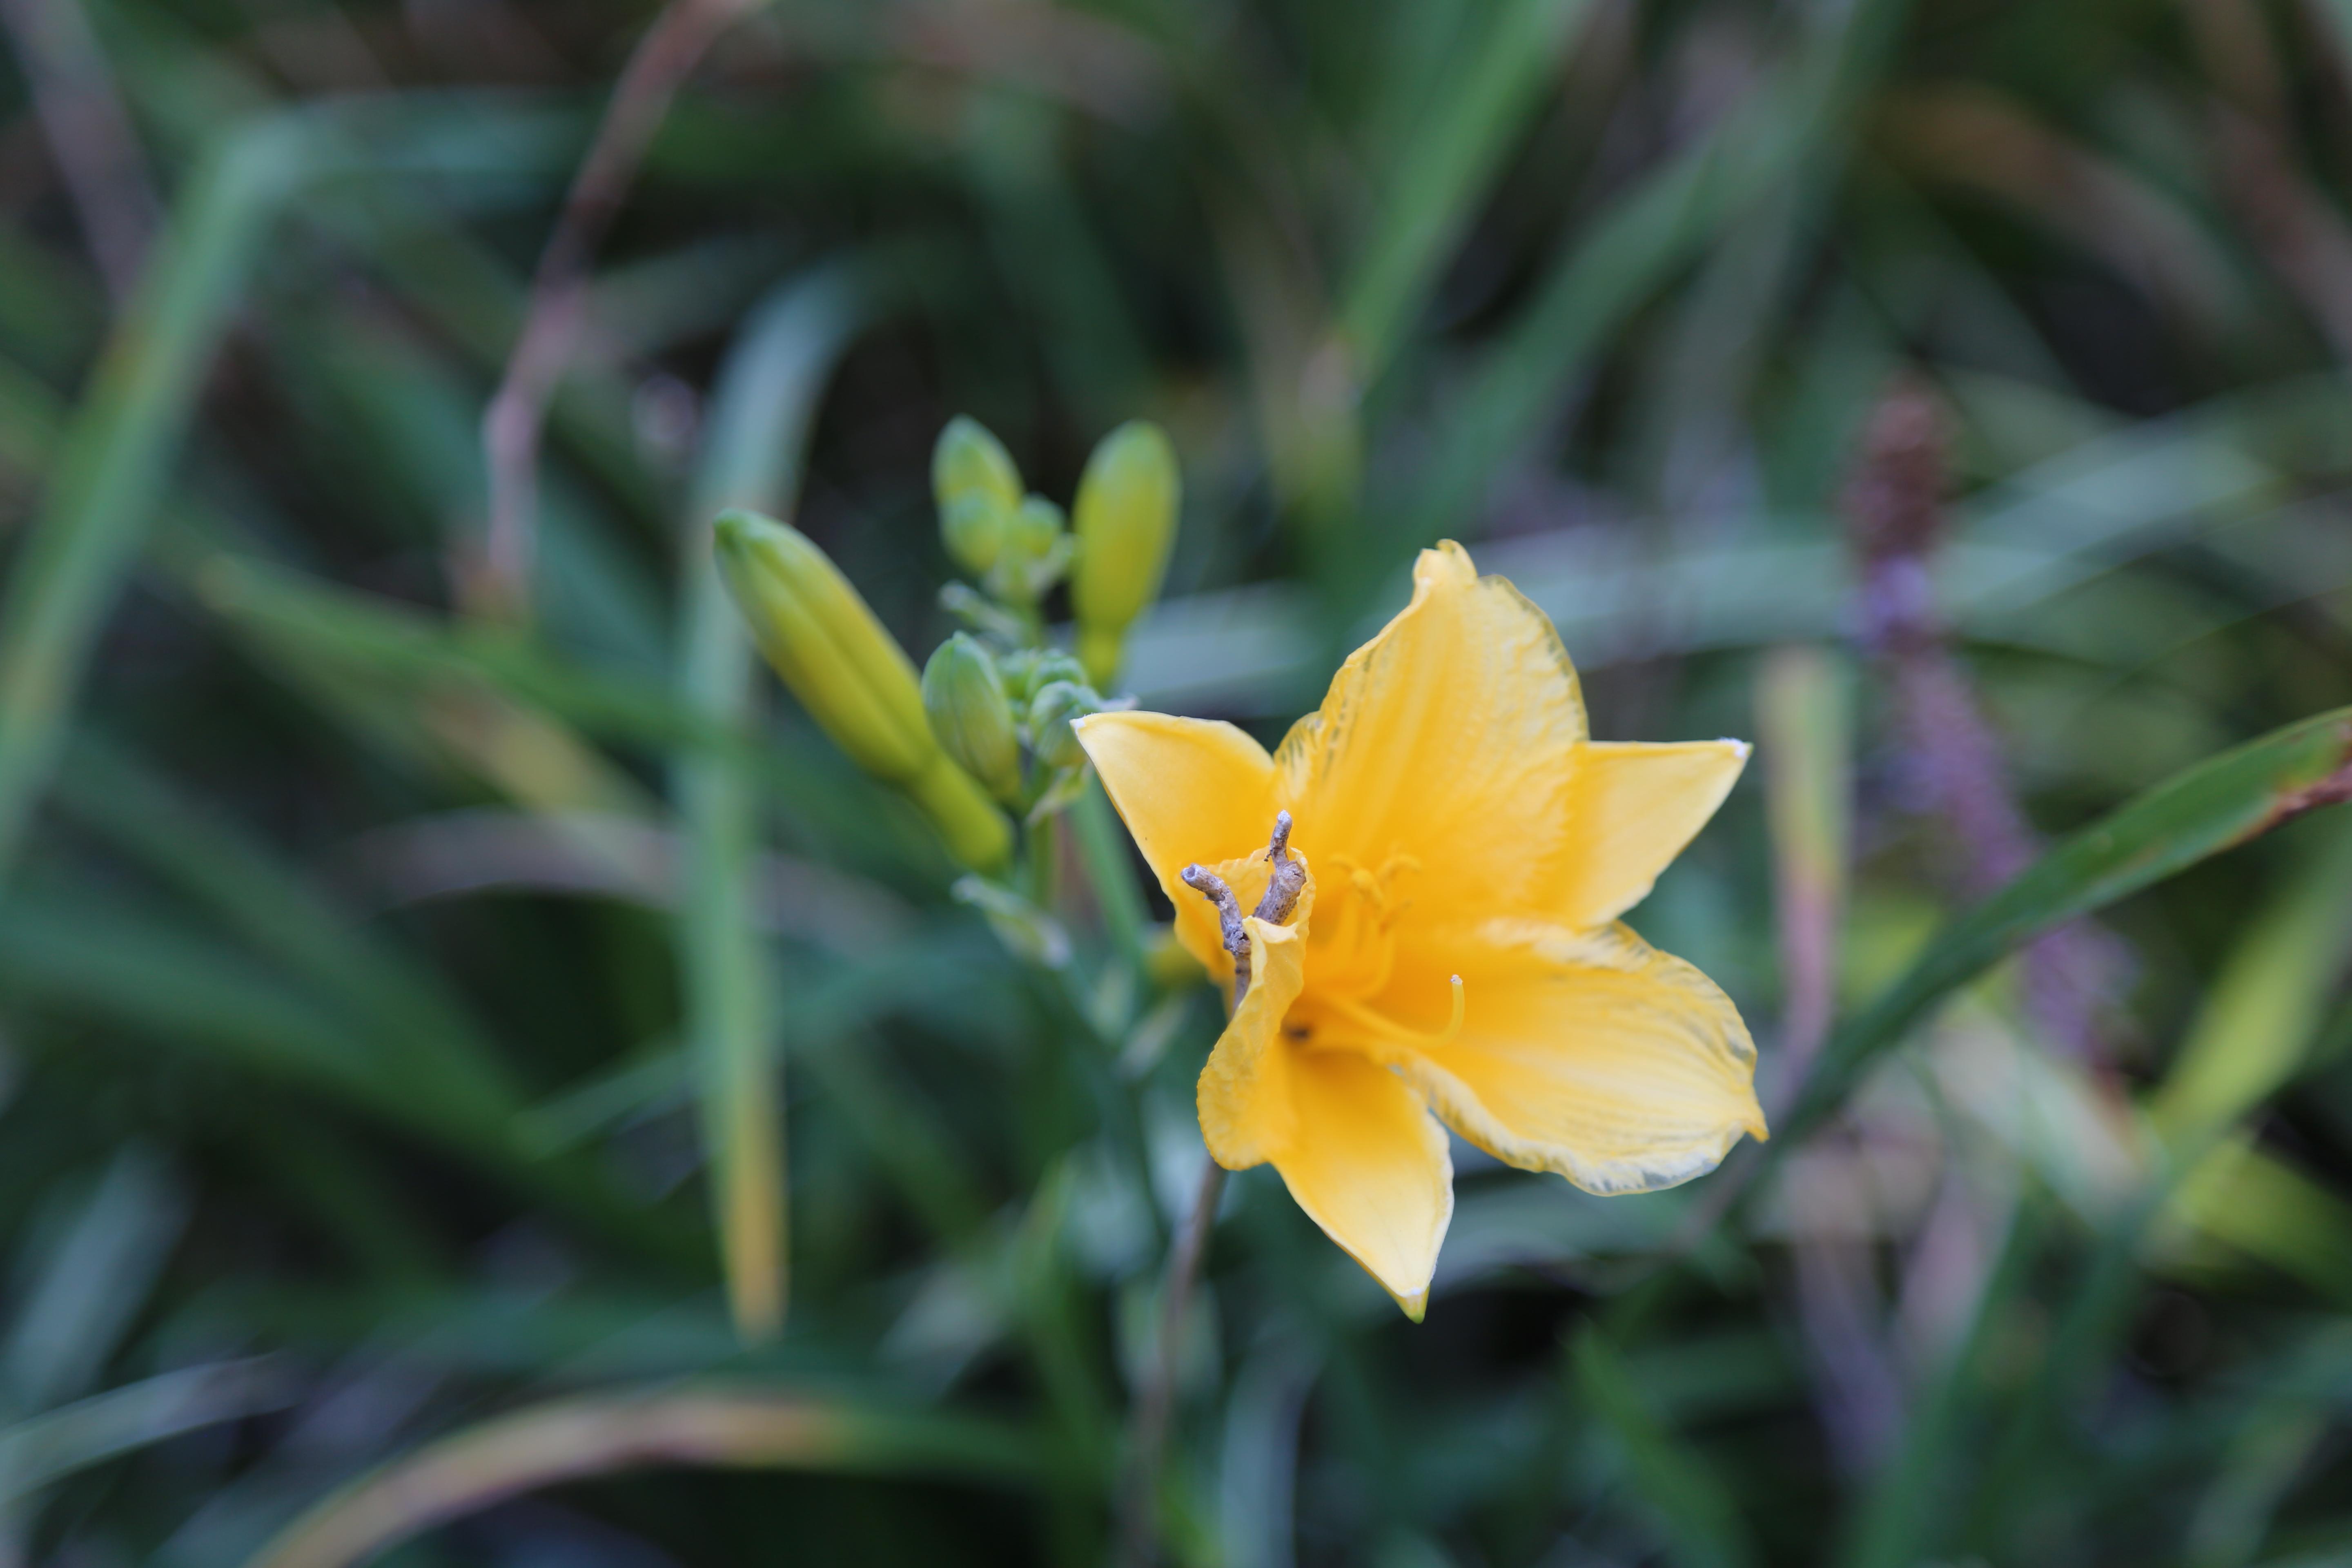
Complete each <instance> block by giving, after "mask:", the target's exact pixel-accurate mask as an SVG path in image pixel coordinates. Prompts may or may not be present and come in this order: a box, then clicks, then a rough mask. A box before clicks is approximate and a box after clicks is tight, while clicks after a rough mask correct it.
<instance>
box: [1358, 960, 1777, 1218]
mask: <svg viewBox="0 0 2352 1568" xmlns="http://www.w3.org/2000/svg"><path fill="white" fill-rule="evenodd" d="M1432 945H1433V948H1440V947H1444V948H1450V949H1451V951H1433V952H1428V953H1426V954H1424V955H1423V959H1424V963H1423V964H1422V965H1417V967H1423V969H1424V973H1435V971H1436V969H1437V968H1451V969H1452V970H1454V972H1456V973H1462V974H1463V975H1464V978H1465V983H1466V989H1467V1005H1466V1008H1465V1019H1464V1023H1463V1026H1462V1028H1461V1030H1460V1031H1459V1033H1457V1034H1456V1035H1455V1036H1454V1037H1453V1038H1452V1039H1450V1040H1447V1041H1445V1042H1444V1044H1442V1045H1438V1046H1435V1047H1432V1048H1429V1049H1426V1050H1416V1051H1409V1052H1405V1053H1402V1055H1400V1056H1399V1057H1398V1058H1397V1060H1398V1066H1399V1070H1400V1071H1402V1072H1403V1073H1404V1074H1405V1075H1406V1076H1407V1077H1409V1078H1410V1079H1412V1082H1413V1083H1414V1084H1416V1085H1417V1086H1418V1087H1419V1088H1420V1089H1421V1090H1422V1092H1423V1093H1424V1094H1426V1095H1427V1096H1428V1097H1429V1100H1430V1103H1431V1104H1432V1105H1433V1107H1435V1109H1436V1110H1437V1113H1438V1114H1439V1115H1440V1116H1442V1117H1444V1119H1445V1121H1446V1124H1447V1125H1448V1126H1451V1127H1452V1128H1453V1129H1454V1131H1457V1132H1459V1133H1461V1134H1462V1136H1463V1137H1465V1138H1466V1139H1468V1140H1469V1141H1470V1142H1473V1143H1475V1144H1477V1145H1478V1146H1479V1147H1480V1148H1482V1149H1484V1150H1486V1152H1488V1153H1490V1154H1493V1155H1494V1156H1495V1157H1496V1159H1498V1160H1502V1161H1504V1162H1506V1163H1509V1164H1513V1165H1517V1166H1519V1167H1521V1168H1522V1169H1525V1170H1531V1171H1553V1172H1557V1173H1559V1174H1560V1175H1563V1176H1566V1177H1567V1178H1568V1179H1569V1180H1570V1181H1571V1182H1573V1183H1575V1184H1577V1185H1578V1186H1580V1187H1582V1188H1584V1189H1585V1190H1586V1191H1587V1192H1593V1193H1604V1194H1605V1193H1639V1192H1651V1191H1654V1190H1656V1189H1657V1188H1660V1187H1671V1186H1674V1185H1675V1184H1678V1183H1681V1182H1685V1181H1688V1180H1689V1179H1690V1178H1692V1177H1693V1176H1697V1175H1703V1174H1705V1173H1706V1172H1708V1171H1710V1170H1713V1169H1714V1168H1715V1167H1716V1165H1717V1164H1718V1163H1721V1161H1722V1159H1723V1156H1724V1155H1725V1154H1726V1153H1727V1152H1728V1151H1729V1150H1730V1148H1731V1145H1732V1144H1733V1143H1735V1142H1738V1140H1739V1136H1740V1134H1741V1133H1743V1132H1752V1133H1754V1134H1755V1135H1756V1136H1757V1137H1759V1138H1761V1137H1764V1136H1766V1132H1765V1127H1764V1113H1763V1111H1762V1110H1761V1108H1760V1107H1759V1105H1758V1104H1757V1101H1756V1089H1755V1075H1756V1047H1755V1045H1754V1044H1753V1042H1751V1041H1750V1040H1749V1038H1748V1027H1747V1026H1746V1025H1745V1024H1743V1023H1741V1022H1740V1019H1739V1014H1738V1010H1737V1009H1736V1008H1734V1007H1733V1006H1732V1005H1731V1002H1730V999H1729V998H1727V997H1726V996H1725V995H1724V994H1723V993H1722V992H1721V991H1719V990H1717V988H1716V986H1715V984H1714V983H1713V982H1712V981H1710V980H1708V979H1707V978H1706V975H1704V974H1701V973H1699V972H1698V971H1697V970H1696V969H1694V968H1693V967H1691V965H1689V964H1687V963H1684V962H1683V961H1682V960H1681V959H1678V958H1675V957H1673V956H1671V955H1669V954H1666V953H1663V952H1657V951H1656V950H1655V949H1654V948H1651V947H1650V946H1648V945H1647V944H1645V943H1644V942H1642V940H1641V939H1640V938H1638V937H1636V936H1635V935H1634V934H1633V932H1632V931H1627V930H1626V929H1625V928H1624V927H1622V926H1612V927H1605V928H1602V929H1600V930H1597V931H1569V930H1566V929H1564V928H1559V927H1551V926H1544V925H1538V924H1532V923H1528V922H1523V921H1491V922H1488V923H1487V924H1486V925H1485V926H1483V927H1480V928H1477V929H1476V930H1475V931H1471V932H1466V933H1456V934H1455V936H1454V940H1452V941H1451V942H1446V943H1444V944H1438V943H1433V944H1432ZM1428 961H1434V963H1433V966H1432V965H1431V964H1430V963H1428ZM1421 988H1423V989H1428V988H1429V986H1428V985H1427V984H1426V983H1425V982H1424V983H1423V985H1422V987H1421Z"/></svg>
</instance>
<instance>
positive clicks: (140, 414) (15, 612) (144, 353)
mask: <svg viewBox="0 0 2352 1568" xmlns="http://www.w3.org/2000/svg"><path fill="white" fill-rule="evenodd" d="M434 101H435V106H436V107H440V108H445V109H446V107H447V105H448V100H434ZM403 107H404V106H402V105H398V104H385V103H382V102H366V101H362V102H360V103H358V104H356V105H339V104H328V105H325V106H320V107H316V108H310V109H302V110H290V111H288V112H285V113H282V114H277V115H273V116H271V117H269V118H268V119H265V120H260V121H251V122H247V123H245V124H242V125H240V126H238V127H236V128H235V129H234V130H232V131H230V132H226V133H225V134H224V135H223V136H222V137H221V138H220V139H219V140H218V141H217V142H215V143H214V144H213V145H212V146H211V147H209V148H208V149H207V150H206V151H205V153H204V154H203V155H202V156H201V157H200V158H199V159H198V160H197V163H196V167H195V172H194V174H192V175H191V176H190V178H189V181H188V184H187V185H186V187H185V188H184V190H183V192H182V193H181V195H180V197H179V199H178V200H177V201H176V202H175V203H174V204H173V211H172V214H171V217H170V219H169V221H168V223H167V224H166V226H165V228H164V232H163V235H162V236H161V237H160V238H159V239H158V241H157V243H156V245H155V247H154V248H153V250H152V252H151V253H150V256H149V258H148V265H147V269H146V272H145V274H144V276H143V277H142V279H141V281H140V285H139V289H138V292H137V294H136V296H135V298H134V299H133V300H131V305H130V307H129V309H128V310H127V311H126V312H125V315H124V317H123V320H122V321H121V324H120V325H119V326H118V327H117V328H116V329H115V331H114V332H113V334H112V336H111V338H110V341H109V345H108V348H107V350H106V352H105V353H104V355H103V357H102V358H101V360H100V364H99V368H98V371H97V374H96V377H95V379H94V381H93V383H92V385H91V387H90V390H89V394H88V395H87V396H85V397H84V398H83V400H82V402H81V404H80V405H79V408H78V409H77V410H76V412H75V414H74V416H73V419H72V422H71V425H70V426H69V427H68V430H67V432H66V435H65V439H64V444H63V447H62V449H61V451H60V452H59V455H58V463H57V467H56V468H55V470H54V472H53V473H51V475H50V476H49V478H48V492H47V497H46V499H45V500H44V501H43V503H42V507H41V510H40V514H39V517H38V519H37V521H36V522H35V525H34V529H33V533H32V537H31V538H30V540H29V541H28V542H26V546H25V552H24V554H23V556H22V557H21V559H20V560H19V561H18V563H16V569H15V571H14V572H13V573H12V574H10V577H9V582H8V591H7V595H6V598H5V601H0V882H4V881H5V880H6V879H8V877H9V876H10V875H11V874H12V873H13V871H14V869H15V865H16V857H17V854H18V851H19V850H20V849H21V848H22V847H23V843H24V839H25V836H26V829H27V827H28V826H30V823H31V819H32V814H33V811H34V809H35V807H36V805H37V803H38V800H39V797H40V795H41V793H42V792H43V791H44V790H45V789H46V788H47V785H48V782H49V778H50V774H51V773H52V771H53V770H54V769H55V767H56V765H57V763H58V754H59V752H60V749H61V747H62V744H63V737H64V732H65V721H66V715H67V713H68V710H70V709H71V707H72V705H73V702H74V700H75V699H76V697H77V695H78V693H79V690H80V687H81V682H82V678H83V674H84V667H85V666H86V665H87V663H88V661H89V657H90V654H91V651H92V649H93V647H94V646H95V644H96V641H97V638H98V634H99V631H100V626H101V625H102V624H103V622H104V619H105V616H106V613H107V610H108V608H109V606H110V605H112V603H113V601H114V597H115V595H116V593H117V592H118V591H119V590H120V588H121V584H122V581H123V579H124V577H125V576H126V574H128V573H129V572H130V570H131V563H132V562H133V561H134V560H135V559H136V558H137V556H138V553H139V550H140V547H141V545H142V542H143V541H144V540H145V538H146V535H147V531H148V528H149V526H150V523H151V521H152V514H153V513H154V511H155V510H156V507H157V504H158V503H159V502H160V501H161V500H163V495H164V491H165V489H166V486H167V485H168V484H169V482H170V479H171V472H172V468H173V461H174V459H175V458H176V456H177V454H178V451H179V447H180V443H181V439H182V437H183V436H184V434H185V432H186V430H187V427H188V424H189V421H190V419H191V417H192V416H193V413H194V407H195V404H196V400H197V397H198V395H199V394H200V392H201V391H202V389H203V384H204V379H205V371H206V368H207V367H208V366H209V365H210V363H211V362H212V357H213V352H214V350H215V347H216V346H217V345H218V343H219V342H220V340H221V337H222V335H223V334H224V333H225V332H226V331H227V328H228V323H229V321H230V318H231V316H232V314H233V313H234V311H235V310H236V305H237V302H238V300H239V299H240V298H241V297H242V296H243V293H244V290H245V286H246V281H247V272H248V271H249V270H250V268H251V266H252V264H253V262H254V260H255V258H257V256H258V254H259V253H260V251H261V248H262V245H263V241H264V240H265V238H266V237H267V236H268V232H269V229H270V226H271V225H272V224H273V223H274V222H275V221H276V220H277V218H278V216H279V215H280V214H281V213H282V212H283V211H284V209H285V208H286V206H287V205H288V204H289V201H290V200H291V199H292V198H293V197H294V196H295V195H297V194H299V192H301V191H302V190H304V189H305V188H307V187H308V186H309V185H310V184H311V183H312V182H314V181H315V180H317V179H319V178H320V177H321V176H323V175H326V174H331V173H332V174H355V173H367V172H377V173H400V172H408V171H412V170H416V169H424V170H428V171H436V172H447V171H448V170H449V169H451V168H453V167H454V168H456V169H473V168H479V167H481V166H483V164H484V163H485V161H486V160H487V161H488V162H489V163H491V164H492V166H495V164H496V163H497V162H498V160H499V159H501V158H508V157H511V156H512V155H513V154H514V153H515V152H516V151H517V147H518V144H522V145H526V146H528V147H529V148H530V151H533V152H535V151H536V146H535V143H534V142H533V137H534V134H535V133H537V132H541V131H543V130H544V126H543V124H542V123H541V122H540V121H534V120H531V119H530V117H519V116H516V115H514V114H512V113H511V112H509V113H508V114H506V115H504V116H500V115H499V113H498V112H497V111H496V110H488V106H483V107H484V108H485V110H486V112H485V114H484V115H483V117H482V118H481V119H480V120H479V121H467V135H466V137H465V138H464V139H463V140H462V142H460V141H458V140H457V139H453V138H451V137H450V136H449V135H448V134H447V132H446V127H443V128H438V129H439V135H438V136H437V138H436V136H435V135H433V134H430V133H428V132H433V131H434V130H436V127H434V125H433V116H432V115H431V114H430V113H419V114H416V115H413V116H412V117H411V118H410V119H409V120H408V121H403V120H402V118H401V109H402V108H403ZM516 130H520V131H521V132H523V134H522V135H521V136H520V138H516V137H514V136H510V135H509V134H508V132H512V131H516Z"/></svg>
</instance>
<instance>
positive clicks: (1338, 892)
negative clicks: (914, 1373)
mask: <svg viewBox="0 0 2352 1568" xmlns="http://www.w3.org/2000/svg"><path fill="white" fill-rule="evenodd" d="M1329 860H1330V862H1331V865H1332V867H1333V868H1334V869H1335V870H1337V871H1338V872H1339V876H1338V877H1337V878H1334V879H1332V880H1333V884H1334V885H1333V887H1332V889H1331V890H1330V892H1328V893H1326V894H1324V895H1323V899H1324V902H1323V905H1322V907H1321V908H1320V909H1318V910H1317V919H1316V921H1315V929H1314V933H1313V935H1312V936H1311V937H1309V939H1308V945H1307V951H1308V952H1309V953H1310V954H1312V957H1311V960H1310V962H1311V963H1312V964H1313V966H1314V968H1313V973H1314V984H1315V989H1316V991H1317V992H1318V994H1333V995H1341V996H1346V997H1349V998H1350V999H1352V1000H1354V1001H1357V1002H1368V1001H1370V999H1371V998H1373V997H1375V996H1377V995H1379V994H1381V992H1382V991H1383V990H1385V989H1386V988H1387V986H1388V983H1389V976H1390V974H1391V973H1392V972H1393V971H1394V969H1395V967H1396V923H1397V921H1398V919H1399V917H1401V916H1402V914H1403V913H1404V911H1405V910H1407V909H1409V908H1411V907H1412V894H1411V893H1410V892H1409V891H1407V890H1406V889H1408V888H1409V887H1410V885H1411V881H1412V879H1413V878H1414V877H1416V876H1418V875H1419V874H1420V872H1421V862H1420V861H1418V860H1416V859H1414V858H1412V856H1410V855H1406V854H1403V853H1402V852H1392V853H1391V854H1390V855H1389V856H1388V858H1385V859H1384V860H1382V861H1381V864H1380V868H1379V869H1377V870H1373V869H1370V868H1367V867H1365V866H1364V865H1362V864H1361V863H1360V862H1359V861H1357V860H1354V859H1352V858H1349V857H1348V856H1345V855H1333V856H1331V857H1329Z"/></svg>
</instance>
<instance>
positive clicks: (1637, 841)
mask: <svg viewBox="0 0 2352 1568" xmlns="http://www.w3.org/2000/svg"><path fill="white" fill-rule="evenodd" d="M1747 765H1748V742H1745V741H1685V742H1675V743H1673V744H1668V745H1650V744H1646V743H1643V742H1625V741H1620V742H1605V741H1587V742H1585V743H1584V744H1583V745H1581V746H1580V747H1579V748H1577V752H1576V760H1575V763H1574V771H1573V772H1572V773H1571V774H1570V783H1569V793H1568V837H1567V841H1566V842H1565V843H1564V844H1563V845H1562V846H1561V847H1559V850H1558V851H1557V852H1556V853H1555V854H1554V855H1553V857H1552V858H1551V859H1550V860H1549V862H1548V863H1547V865H1546V867H1545V886H1544V888H1543V889H1542V890H1541V891H1540V892H1538V894H1537V895H1536V900H1535V902H1534V904H1533V906H1532V907H1533V908H1534V909H1535V910H1539V911H1540V912H1542V913H1543V914H1545V915H1546V916H1548V917H1549V918H1551V919H1554V920H1557V921H1559V922H1560V923H1561V924H1562V925H1568V926H1597V925H1605V924H1606V923H1608V922H1609V921H1613V920H1615V919H1616V918H1617V917H1618V916H1619V915H1622V914H1623V913H1624V912H1625V911H1626V910H1630V909H1632V908H1633V906H1634V905H1635V904H1637V903H1639V902H1641V901H1642V900H1643V898H1644V897H1646V896H1647V895H1648V893H1649V891H1650V887H1651V884H1653V883H1654V882H1655V881H1656V880H1657V879H1658V873H1659V872H1661V871H1663V870H1664V869H1665V868H1666V865H1667V862H1669V861H1671V860H1672V859H1674V858H1675V856H1677V855H1679V854H1681V853H1682V852H1683V848H1684V847H1685V845H1687V844H1689V843H1690V841H1691V840H1692V839H1693V838H1694V837H1697V834H1698V830H1699V829H1700V828H1702V827H1704V826H1706V823H1707V819H1708V818H1709V817H1711V816H1714V815H1715V811H1716V807H1717V806H1719V805H1722V804H1723V797H1724V796H1725V795H1729V794H1730V793H1731V786H1732V785H1733V784H1735V783H1737V782H1738V778H1739V771H1740V770H1741V769H1742V768H1744V767H1746V766H1747Z"/></svg>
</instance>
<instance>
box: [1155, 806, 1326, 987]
mask: <svg viewBox="0 0 2352 1568" xmlns="http://www.w3.org/2000/svg"><path fill="white" fill-rule="evenodd" d="M1265 863H1266V865H1267V866H1268V867H1269V868H1271V871H1272V874H1271V875H1270V876H1269V877H1268V878H1267V879H1266V884H1265V897H1263V898H1261V899H1259V900H1258V901H1257V908H1256V909H1255V910H1252V911H1251V912H1252V913H1253V914H1255V916H1256V917H1257V918H1258V919H1259V920H1262V921H1265V922H1266V924H1268V925H1277V926H1278V925H1281V924H1283V923H1284V922H1286V921H1288V920H1289V919H1290V916H1291V913H1292V911H1294V910H1297V908H1298V895H1299V894H1300V893H1302V892H1304V891H1306V889H1307V863H1306V862H1305V861H1303V860H1301V859H1299V858H1297V856H1295V855H1293V854H1291V852H1290V813H1288V812H1286V811H1277V812H1276V813H1275V814H1274V834H1273V837H1270V838H1268V839H1267V840H1266V844H1265ZM1177 875H1178V876H1180V877H1181V878H1182V879H1183V881H1184V885H1185V886H1186V887H1188V888H1190V889H1192V890H1193V891H1194V892H1196V893H1198V894H1200V895H1201V896H1202V898H1204V899H1206V900H1209V901H1210V902H1211V903H1213V904H1214V905H1216V906H1217V924H1218V926H1219V927H1220V928H1221V930H1222V932H1223V937H1224V943H1225V951H1226V952H1230V953H1232V954H1233V955H1234V1006H1235V1007H1236V1008H1238V1007H1240V1006H1241V1005H1242V998H1243V997H1244V996H1246V995H1248V994H1249V988H1250V944H1249V929H1248V928H1247V927H1246V926H1244V925H1243V924H1242V905H1241V900H1239V899H1236V898H1235V897H1234V890H1233V889H1231V888H1230V887H1227V886H1226V885H1225V879H1223V877H1220V876H1218V875H1217V874H1216V873H1215V872H1214V871H1212V870H1210V869H1209V868H1207V867H1206V866H1202V865H1200V864H1198V863H1197V862H1196V863H1195V864H1193V865H1190V866H1187V867H1185V868H1184V869H1183V870H1181V871H1180V872H1178V873H1177Z"/></svg>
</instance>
